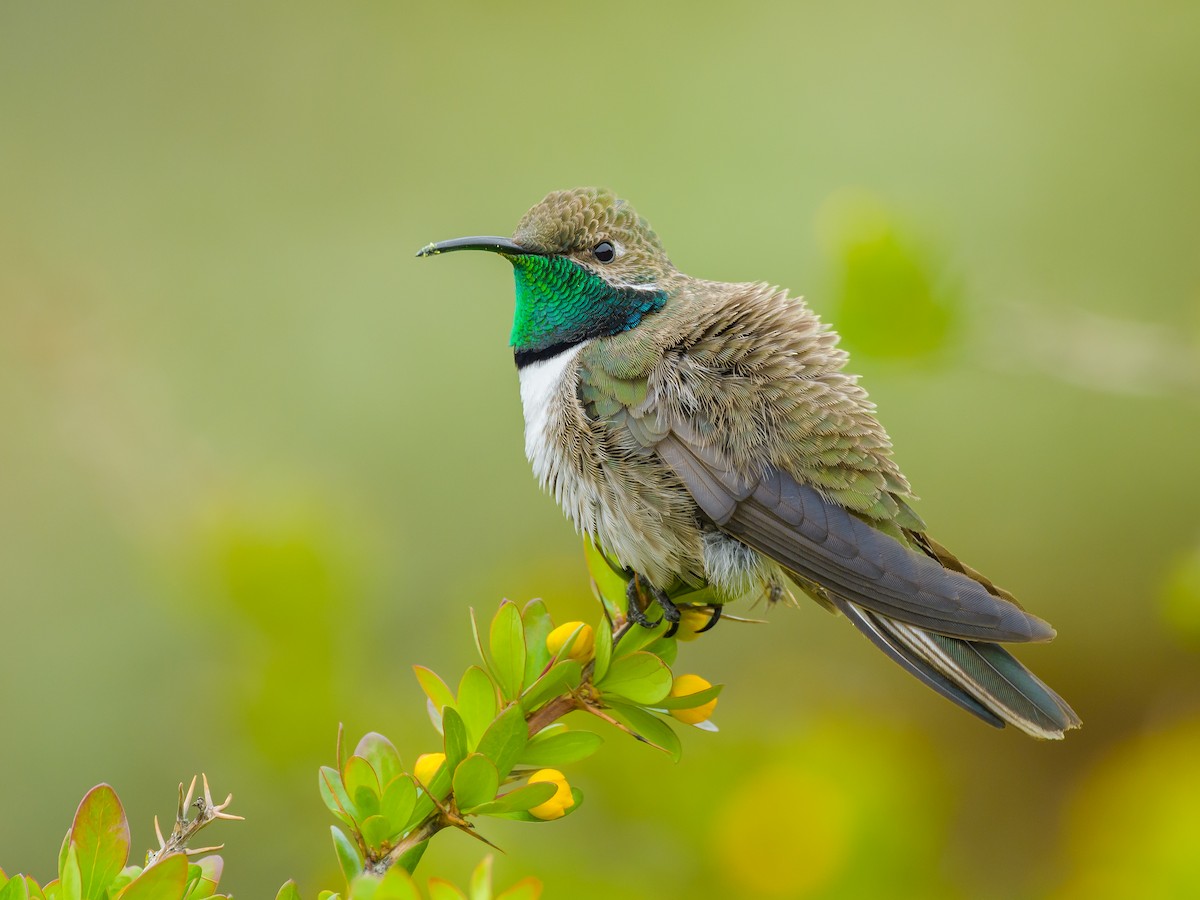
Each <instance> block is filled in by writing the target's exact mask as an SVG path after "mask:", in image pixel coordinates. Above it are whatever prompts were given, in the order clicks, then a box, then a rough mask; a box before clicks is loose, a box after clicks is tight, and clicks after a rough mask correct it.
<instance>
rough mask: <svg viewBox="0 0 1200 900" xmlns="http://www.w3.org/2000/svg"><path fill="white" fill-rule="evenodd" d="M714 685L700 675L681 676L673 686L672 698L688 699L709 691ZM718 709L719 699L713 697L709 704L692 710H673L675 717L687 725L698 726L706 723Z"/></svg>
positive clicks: (672, 713)
mask: <svg viewBox="0 0 1200 900" xmlns="http://www.w3.org/2000/svg"><path fill="white" fill-rule="evenodd" d="M710 687H712V685H711V684H710V683H709V682H708V681H707V680H706V679H704V678H701V677H700V676H699V675H679V676H677V677H676V678H675V683H674V684H672V685H671V694H670V696H672V697H686V696H688V695H689V694H698V693H700V691H706V690H708V689H709V688H710ZM716 708H717V698H716V697H713V698H712V699H711V700H709V701H708V702H707V703H702V704H700V705H699V706H693V707H691V708H690V709H673V710H671V715H673V716H674V717H675V718H676V719H678V720H679V721H680V722H683V723H684V724H685V725H697V724H699V723H700V722H704V721H706V720H707V719H708V717H709V716H711V715H712V714H713V710H714V709H716Z"/></svg>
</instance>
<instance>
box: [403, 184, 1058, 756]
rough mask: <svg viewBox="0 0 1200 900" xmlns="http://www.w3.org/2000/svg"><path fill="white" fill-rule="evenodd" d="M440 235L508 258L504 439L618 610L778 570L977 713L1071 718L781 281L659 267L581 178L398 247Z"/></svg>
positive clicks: (821, 329) (1036, 629) (632, 216)
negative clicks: (577, 540) (512, 300)
mask: <svg viewBox="0 0 1200 900" xmlns="http://www.w3.org/2000/svg"><path fill="white" fill-rule="evenodd" d="M458 250H483V251H488V252H491V253H496V254H499V255H500V256H502V257H504V258H505V259H507V260H508V261H509V262H510V263H511V264H512V267H513V274H514V280H515V287H516V311H515V315H514V318H513V327H512V334H511V338H510V343H511V345H512V348H513V354H514V358H515V361H516V366H517V373H518V376H519V379H520V391H521V404H522V407H523V410H524V416H525V454H526V456H527V457H528V458H529V461H530V463H531V464H532V466H533V470H534V473H535V474H536V476H537V478H538V480H539V481H540V482H541V484H542V486H543V488H545V489H546V490H548V491H549V492H550V493H551V494H553V496H554V498H555V499H556V500H557V502H558V503H559V505H560V506H561V507H562V509H563V511H564V512H565V513H566V515H567V517H568V518H569V519H570V520H571V521H572V522H573V523H574V524H575V526H576V528H577V529H579V530H580V531H582V532H583V533H584V534H585V535H586V536H587V537H589V538H591V539H592V540H593V541H594V542H595V543H596V544H597V545H598V546H599V547H601V548H603V551H604V553H605V555H606V556H607V557H609V558H611V559H613V560H615V561H616V563H617V564H618V565H619V566H620V567H622V568H623V569H624V571H625V574H626V575H627V576H628V577H629V609H628V614H629V618H630V619H631V620H633V621H635V622H638V623H640V624H643V625H652V624H655V623H654V622H651V620H650V619H649V617H647V616H646V614H645V612H644V611H643V609H642V604H641V603H640V602H639V601H638V598H639V597H640V596H642V593H641V592H642V590H643V589H645V590H646V591H647V592H648V594H649V596H650V597H652V598H653V602H654V603H657V605H658V606H660V607H661V609H662V617H663V618H665V619H666V620H668V621H669V622H671V623H672V626H671V627H672V629H673V628H674V627H675V623H677V622H678V620H679V618H680V610H679V607H678V606H677V605H676V603H675V602H674V601H673V600H672V597H677V596H679V595H680V594H681V593H686V592H687V591H688V590H691V589H699V588H704V587H707V588H711V589H712V590H711V593H712V594H713V595H714V596H715V597H717V598H718V600H719V601H720V602H721V603H724V602H729V601H733V600H737V599H739V598H744V597H746V596H748V595H758V596H762V595H764V594H765V596H767V597H768V598H770V599H777V598H780V597H783V596H787V595H788V594H789V587H788V586H789V585H795V586H797V587H798V588H799V589H800V590H801V591H802V592H803V593H804V594H806V595H807V596H809V597H811V598H812V599H813V600H815V601H816V602H817V603H819V604H820V605H822V606H824V607H825V608H827V609H829V610H831V611H834V612H837V613H840V614H841V615H842V616H844V617H845V618H846V619H848V620H849V621H850V622H851V623H852V624H853V625H854V627H855V628H857V629H858V630H859V631H860V632H861V633H862V634H863V635H865V636H866V637H867V639H868V640H870V641H871V643H873V644H874V645H875V646H876V647H878V648H879V649H880V650H882V651H883V652H884V653H886V654H887V655H888V656H889V657H890V658H891V659H892V660H894V661H895V662H896V663H898V664H899V665H900V666H901V667H903V668H904V669H906V670H907V671H908V672H909V673H911V674H912V675H915V676H916V677H917V678H919V679H920V680H921V681H922V682H924V683H925V684H926V685H928V686H929V687H931V688H932V689H933V690H935V691H937V692H938V693H940V694H942V695H943V696H944V697H946V698H948V699H949V700H951V701H953V702H954V703H957V704H958V705H959V706H961V707H962V708H964V709H966V710H967V711H969V712H971V713H973V714H974V715H976V716H978V717H979V718H980V719H982V720H983V721H985V722H987V723H989V724H990V725H993V726H995V727H998V728H1003V727H1004V726H1005V724H1006V723H1007V724H1012V725H1013V726H1015V727H1016V728H1018V729H1020V730H1021V731H1023V732H1025V733H1027V734H1029V735H1032V736H1033V737H1036V738H1042V739H1058V738H1061V737H1062V736H1063V733H1064V732H1065V731H1067V730H1068V729H1071V728H1075V727H1078V726H1079V725H1080V724H1081V721H1080V719H1079V717H1078V716H1077V715H1076V714H1075V712H1074V711H1073V710H1072V709H1071V707H1070V706H1069V705H1068V704H1067V703H1066V702H1065V701H1064V700H1063V699H1062V698H1061V697H1059V696H1058V694H1056V693H1055V692H1054V691H1053V690H1051V689H1050V688H1049V687H1048V686H1046V685H1045V684H1044V683H1043V682H1042V681H1041V680H1040V679H1038V678H1037V677H1036V676H1035V675H1034V674H1033V673H1032V672H1030V671H1029V670H1028V669H1026V668H1025V667H1024V666H1023V665H1022V664H1021V663H1020V662H1018V661H1017V660H1016V659H1015V658H1014V657H1013V656H1012V655H1011V654H1010V653H1009V652H1008V651H1007V650H1005V649H1004V648H1003V647H1001V646H1000V645H1001V644H1002V643H1024V642H1030V641H1047V640H1050V639H1051V638H1053V637H1054V635H1055V632H1054V629H1053V628H1051V627H1050V625H1049V624H1048V623H1047V622H1045V621H1044V620H1042V619H1040V618H1038V617H1037V616H1034V615H1032V614H1030V613H1028V612H1026V611H1025V610H1024V609H1022V608H1021V606H1020V605H1018V604H1017V602H1016V600H1015V599H1014V598H1013V597H1012V595H1011V594H1009V593H1008V592H1007V591H1005V590H1003V589H1002V588H999V587H997V586H996V585H995V584H993V583H992V582H991V581H990V580H988V579H987V578H986V577H984V576H983V575H982V574H980V573H979V572H977V571H975V570H974V569H972V568H971V567H970V566H968V565H966V564H965V563H963V562H961V561H960V560H959V559H958V558H957V557H955V556H954V555H953V554H952V553H951V552H950V551H949V550H947V549H946V548H945V547H944V546H942V545H941V544H940V543H938V542H937V541H936V540H934V539H933V538H932V537H931V536H930V535H929V534H928V533H927V531H926V526H925V523H924V522H923V521H922V519H921V517H920V516H919V515H918V514H917V513H916V511H915V510H914V509H913V508H912V505H911V503H912V501H913V500H914V499H915V498H914V495H913V493H912V490H911V488H910V487H909V483H908V481H907V480H906V479H905V477H904V475H903V474H902V473H901V471H900V468H899V467H898V466H897V464H896V462H895V461H894V459H893V457H892V445H891V441H890V440H889V438H888V435H887V432H886V431H885V430H884V428H883V426H882V425H881V424H880V423H879V420H878V418H877V417H876V414H875V405H874V404H873V403H872V402H871V401H870V400H869V399H868V398H867V394H866V392H865V391H864V390H863V388H862V387H860V386H859V384H858V379H857V377H856V376H854V375H851V374H849V373H847V372H846V371H845V367H846V363H847V361H848V355H847V353H846V352H845V351H844V350H842V349H841V348H840V347H839V346H838V335H837V334H836V332H834V331H833V330H832V329H831V328H830V327H829V326H828V325H825V324H823V323H822V322H821V320H820V319H819V317H818V316H817V315H816V313H814V312H813V311H812V310H811V309H810V308H809V307H808V306H807V304H806V303H805V302H804V301H803V299H801V298H798V297H791V296H789V295H788V293H787V292H786V291H785V290H782V289H779V288H777V287H773V286H771V285H768V284H766V283H764V282H746V283H725V282H719V281H705V280H703V279H700V278H695V277H693V276H691V275H687V274H685V273H683V272H680V271H679V270H678V269H676V268H675V266H674V265H672V263H671V260H670V259H669V258H668V256H667V254H666V251H665V250H664V249H663V245H662V243H661V242H660V240H659V238H658V236H657V235H656V234H655V232H654V231H653V230H652V229H651V227H650V225H649V224H648V223H647V222H646V221H645V220H644V219H642V218H641V217H640V216H639V215H638V214H637V212H635V211H634V209H633V207H632V206H631V205H630V204H628V203H627V202H625V201H624V200H621V199H619V198H617V197H616V196H615V195H613V194H612V193H611V192H609V191H606V190H601V189H595V188H577V189H574V190H566V191H555V192H552V193H550V194H548V195H547V196H546V197H545V198H544V199H543V200H542V201H541V202H539V203H538V204H536V205H535V206H534V207H533V208H531V209H530V210H529V211H528V212H527V213H526V214H525V216H524V217H523V218H522V219H521V220H520V222H519V223H518V225H517V228H516V230H515V231H514V232H513V235H512V237H511V238H506V237H466V238H458V239H455V240H449V241H443V242H441V243H436V244H429V245H427V246H426V247H424V248H422V249H421V250H420V251H419V253H418V254H417V255H418V256H432V255H436V254H441V253H447V252H450V251H458ZM719 610H720V606H716V607H715V613H719ZM715 619H716V614H714V616H713V621H715Z"/></svg>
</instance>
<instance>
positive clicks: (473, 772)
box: [454, 753, 500, 813]
mask: <svg viewBox="0 0 1200 900" xmlns="http://www.w3.org/2000/svg"><path fill="white" fill-rule="evenodd" d="M499 789H500V776H499V775H498V774H497V772H496V766H495V765H494V764H493V763H492V761H491V760H490V759H488V758H487V757H486V756H483V755H482V754H479V753H472V754H471V755H470V756H468V757H467V758H466V759H464V760H463V761H462V762H461V763H459V764H458V768H456V769H455V770H454V798H455V800H456V802H457V803H458V808H459V810H460V811H462V812H464V813H469V812H470V811H471V810H472V809H474V808H475V807H477V806H480V805H481V804H484V803H490V802H491V801H492V800H494V799H496V791H498V790H499Z"/></svg>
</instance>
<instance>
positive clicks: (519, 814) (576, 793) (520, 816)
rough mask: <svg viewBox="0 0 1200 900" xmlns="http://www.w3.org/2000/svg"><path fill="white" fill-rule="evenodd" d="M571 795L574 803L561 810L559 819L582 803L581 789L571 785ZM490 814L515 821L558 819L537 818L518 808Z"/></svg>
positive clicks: (553, 820)
mask: <svg viewBox="0 0 1200 900" xmlns="http://www.w3.org/2000/svg"><path fill="white" fill-rule="evenodd" d="M571 796H572V797H573V798H574V799H575V803H574V804H573V805H571V806H569V807H567V809H566V810H565V811H564V812H563V814H562V815H561V816H559V819H564V818H566V817H567V816H569V815H571V814H572V813H574V812H575V810H577V809H579V807H580V806H582V805H583V792H582V791H581V790H579V788H577V787H572V788H571ZM534 805H535V806H536V805H537V804H534ZM492 815H494V816H495V817H496V818H497V819H512V820H514V821H516V822H557V821H558V819H539V818H538V817H537V816H535V815H533V814H532V813H530V812H525V811H524V810H518V811H516V812H510V813H493V814H492Z"/></svg>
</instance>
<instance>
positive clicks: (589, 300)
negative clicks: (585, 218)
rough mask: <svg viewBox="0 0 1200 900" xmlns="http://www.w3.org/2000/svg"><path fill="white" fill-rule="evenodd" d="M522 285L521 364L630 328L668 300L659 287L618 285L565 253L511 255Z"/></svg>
mask: <svg viewBox="0 0 1200 900" xmlns="http://www.w3.org/2000/svg"><path fill="white" fill-rule="evenodd" d="M508 259H509V262H511V263H512V264H513V274H514V277H515V280H516V286H517V311H516V315H515V316H514V317H513V329H512V336H511V337H510V338H509V343H510V344H512V347H513V351H514V353H515V356H516V360H517V368H521V367H522V366H527V365H529V364H530V363H533V362H537V361H538V360H540V359H549V358H550V357H552V356H557V355H558V354H559V353H561V352H562V351H563V350H567V349H569V348H571V347H573V346H575V345H576V344H578V343H580V342H581V341H586V340H588V339H589V338H594V337H607V336H609V335H613V334H620V333H621V332H622V331H628V330H629V329H630V328H633V327H634V326H635V325H637V324H638V323H639V322H641V321H642V319H643V318H645V317H646V316H647V315H650V314H651V313H655V312H658V311H659V310H660V309H662V308H663V304H665V303H666V302H667V294H666V292H665V291H660V290H656V289H654V288H653V287H645V288H636V287H613V286H612V285H611V284H609V283H608V282H606V281H605V280H604V279H603V278H601V277H600V276H599V275H595V274H593V273H591V272H589V271H588V270H587V269H585V268H583V266H580V265H577V264H576V263H574V262H572V261H571V260H569V259H566V258H565V257H561V256H510V257H508Z"/></svg>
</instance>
